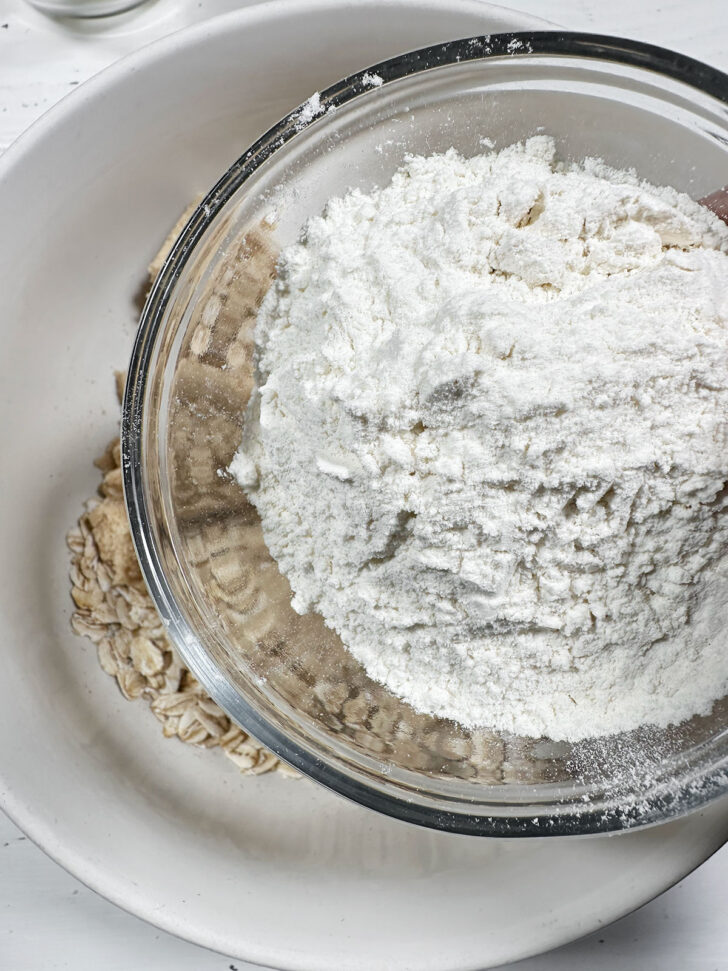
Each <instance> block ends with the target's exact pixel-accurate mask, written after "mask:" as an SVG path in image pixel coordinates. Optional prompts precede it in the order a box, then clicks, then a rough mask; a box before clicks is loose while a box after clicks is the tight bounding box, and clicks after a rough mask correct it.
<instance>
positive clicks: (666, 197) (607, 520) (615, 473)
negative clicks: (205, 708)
mask: <svg viewBox="0 0 728 971" xmlns="http://www.w3.org/2000/svg"><path fill="white" fill-rule="evenodd" d="M727 253H728V228H726V227H725V226H724V225H723V224H722V223H720V222H719V220H718V219H717V218H716V217H714V216H713V215H712V214H711V213H709V212H708V211H707V210H705V209H703V208H702V207H701V206H699V205H698V204H697V203H694V202H692V201H691V200H690V199H689V198H688V197H687V196H685V195H682V194H680V193H678V192H677V191H675V190H673V189H670V188H656V187H654V186H651V185H648V184H646V183H643V182H641V181H640V180H639V179H638V178H637V177H636V176H635V175H634V174H633V173H628V172H623V171H615V170H613V169H610V168H608V167H607V166H606V165H605V164H604V163H602V162H600V161H598V160H594V159H587V160H586V161H584V162H583V163H580V164H565V163H559V162H558V161H557V160H556V158H555V152H554V144H553V141H552V140H551V139H550V138H548V137H545V136H539V137H535V138H531V139H529V140H528V141H527V142H525V143H522V144H517V145H512V146H510V147H509V148H506V149H504V150H502V151H500V152H490V153H489V154H484V155H480V156H477V157H475V158H470V159H464V158H462V157H461V156H460V155H458V154H457V153H456V152H455V151H454V150H451V151H449V152H447V153H445V154H444V155H436V156H431V157H428V158H422V157H414V158H409V159H408V160H407V161H406V163H405V164H404V166H403V167H402V168H401V169H400V171H398V172H397V173H396V175H395V176H394V178H393V180H392V182H391V183H390V184H389V185H387V186H385V187H383V188H380V189H376V190H374V191H372V192H371V193H369V194H366V193H363V192H361V191H357V190H354V191H351V192H349V193H348V194H347V195H346V196H344V197H343V198H337V199H332V200H331V201H330V202H329V203H328V206H327V208H326V211H325V213H324V214H323V215H322V216H320V217H316V218H313V219H311V220H310V221H309V223H308V224H307V227H306V230H305V233H304V236H303V237H302V239H301V240H300V242H298V243H297V244H295V245H292V246H290V247H289V248H288V249H286V250H285V251H284V252H283V254H282V257H281V259H280V262H279V267H278V277H277V280H276V281H275V283H274V284H273V285H272V287H271V289H270V291H269V292H268V294H267V296H266V298H265V300H264V302H263V305H262V307H261V309H260V312H259V316H258V320H257V325H256V333H255V337H256V347H257V362H256V366H257V382H258V388H257V390H256V392H255V393H254V395H253V398H252V399H251V404H250V406H249V408H248V412H247V415H246V419H245V426H244V435H243V442H242V445H241V447H240V450H239V452H238V453H237V455H236V457H235V460H234V462H233V464H232V466H231V470H232V471H233V473H234V474H235V475H236V476H237V478H238V480H239V481H240V483H241V484H242V485H243V487H244V488H245V489H246V491H247V492H248V494H249V496H250V498H251V499H252V501H253V502H254V504H255V506H256V507H257V509H258V511H259V513H260V516H261V520H262V524H263V529H264V534H265V538H266V542H267V544H268V546H269V548H270V550H271V553H272V554H273V556H274V557H275V558H276V560H277V562H278V564H279V566H280V569H281V571H282V572H283V573H284V574H285V575H286V576H287V577H288V579H289V581H290V584H291V587H292V589H293V592H294V600H293V605H294V607H295V608H296V609H297V610H298V611H300V612H305V611H319V612H320V613H321V614H322V615H323V617H324V619H325V620H326V622H327V624H328V625H329V626H330V627H332V628H333V629H335V630H336V631H337V632H338V633H339V634H340V636H341V638H342V640H343V642H344V643H345V644H346V646H347V647H348V648H349V649H350V650H351V652H352V653H353V654H354V655H355V656H356V657H357V658H358V659H359V660H360V661H361V662H362V664H363V665H364V667H365V668H366V670H367V672H368V673H369V674H370V675H371V677H373V678H374V679H376V680H377V681H380V682H382V683H383V684H385V685H386V686H387V687H388V688H389V689H390V690H391V691H393V692H394V693H396V694H397V695H399V696H400V697H402V698H403V699H405V700H406V701H408V702H410V703H411V704H412V705H413V706H414V707H416V708H418V709H420V710H423V711H427V712H431V713H433V714H436V715H441V716H445V717H448V718H452V719H454V720H456V721H457V722H460V723H462V724H463V725H466V726H480V725H485V726H491V727H493V728H495V729H498V730H505V731H512V732H515V733H518V734H523V735H533V736H540V735H547V736H550V737H552V738H555V739H570V740H576V739H579V738H584V737H588V736H593V735H601V734H608V733H612V732H617V731H622V730H627V729H631V728H634V727H636V726H638V725H640V724H644V723H652V724H657V725H660V726H664V725H668V724H671V723H677V722H679V721H681V720H684V719H685V718H687V717H690V716H691V715H693V714H696V713H706V712H707V711H708V710H709V709H710V707H711V704H712V702H713V701H714V700H715V699H716V698H718V697H721V696H722V695H723V694H725V693H726V690H727V689H728V656H727V654H726V650H725V642H724V639H723V633H722V631H723V629H724V627H725V623H726V620H727V619H728V609H727V604H726V601H727V600H728V597H727V596H726V572H727V571H726V568H725V564H724V553H725V550H726V544H727V543H728V518H727V516H726V506H727V505H728V448H727V447H726V446H727V442H726V438H727V433H728V424H727V423H726V416H727V415H728V287H727V286H726V281H727V280H728V255H726V254H727Z"/></svg>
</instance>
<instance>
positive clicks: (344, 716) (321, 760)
mask: <svg viewBox="0 0 728 971" xmlns="http://www.w3.org/2000/svg"><path fill="white" fill-rule="evenodd" d="M727 102H728V78H727V77H726V76H725V75H723V74H721V73H719V72H718V71H715V70H712V69H711V68H709V67H706V66H705V65H703V64H699V63H697V62H696V61H693V60H690V59H689V58H686V57H683V56H681V55H678V54H674V53H671V52H668V51H665V50H661V49H659V48H655V47H649V46H647V45H644V44H639V43H636V42H633V41H624V40H618V39H614V38H608V37H597V36H588V35H579V34H569V33H556V32H553V33H552V32H545V33H528V34H499V35H493V36H490V37H476V38H471V39H468V40H462V41H457V42H454V43H448V44H443V45H440V46H436V47H431V48H428V49H426V50H420V51H416V52H414V53H410V54H406V55H403V56H401V57H397V58H394V59H392V60H389V61H386V62H385V63H382V64H379V65H377V66H376V67H373V68H371V69H370V70H369V71H367V72H362V73H360V74H357V75H355V76H352V77H350V78H347V79H345V80H344V81H341V82H340V83H339V84H337V85H335V86H334V87H332V88H329V89H328V90H327V91H325V92H323V93H322V94H321V95H320V97H319V96H314V97H313V98H312V99H310V100H309V101H308V102H307V103H306V104H304V105H303V107H302V108H299V109H298V110H297V111H294V112H293V113H292V114H290V115H289V116H288V117H287V118H285V119H284V120H283V121H281V122H280V123H279V124H278V125H276V127H275V128H273V129H271V131H269V132H268V133H267V134H266V135H264V136H263V137H262V138H261V139H260V140H259V141H258V142H256V144H255V145H253V146H252V148H250V149H248V151H246V152H245V154H244V155H243V156H241V158H240V159H239V160H238V161H237V162H236V163H235V164H234V165H233V166H232V167H231V168H230V169H229V171H228V172H226V173H225V175H224V176H223V177H222V178H221V179H220V181H219V182H218V183H217V185H216V186H215V187H214V188H213V189H212V191H211V192H210V193H209V194H208V195H207V196H206V198H205V199H204V200H203V202H202V203H201V204H200V205H199V206H198V208H197V209H196V211H195V212H194V214H193V216H192V217H191V219H190V220H189V222H188V224H187V226H186V227H185V229H184V230H183V232H182V233H181V235H180V236H179V238H178V239H177V241H176V243H175V245H174V248H173V249H172V252H171V254H170V256H169V257H168V259H167V261H166V263H165V264H164V267H163V269H162V271H161V273H160V275H159V277H158V279H157V281H156V283H155V285H154V287H153V289H152V292H151V294H150V296H149V298H148V300H147V304H146V307H145V310H144V313H143V316H142V320H141V325H140V328H139V333H138V336H137V339H136V344H135V347H134V351H133V356H132V359H131V366H130V370H129V377H128V383H127V389H126V396H125V402H124V417H123V456H124V459H123V460H124V476H125V491H126V500H127V505H128V510H129V516H130V520H131V526H132V531H133V536H134V541H135V544H136V547H137V552H138V554H139V558H140V561H141V565H142V569H143V571H144V575H145V578H146V581H147V584H148V586H149V589H150V592H151V594H152V596H153V598H154V600H155V602H156V604H157V607H158V608H159V612H160V614H161V615H162V618H163V619H164V622H165V624H166V626H167V630H168V631H169V634H170V636H171V638H172V639H173V641H174V642H175V644H176V645H177V647H178V649H179V652H180V654H181V655H182V657H183V658H184V660H185V662H186V663H187V664H188V665H189V667H190V668H191V669H192V671H193V672H194V673H195V675H196V676H197V677H198V678H199V680H200V681H201V682H202V684H203V685H204V686H205V688H206V689H207V690H208V691H209V693H210V694H211V695H212V697H213V698H214V699H215V700H216V701H217V702H218V703H219V704H220V705H221V706H222V707H223V708H224V709H225V710H226V711H227V712H228V713H229V714H230V716H231V717H232V718H233V719H234V720H235V721H237V722H239V723H240V724H241V725H242V726H243V727H244V728H245V729H246V730H248V731H250V732H251V733H252V734H253V735H254V736H255V737H256V738H258V739H259V740H260V741H261V742H263V743H265V744H266V745H267V746H269V747H270V748H271V749H272V750H273V751H274V752H276V753H277V754H278V755H279V756H281V758H283V759H285V760H286V761H287V762H289V763H290V764H291V765H293V766H295V767H296V768H298V769H300V770H302V771H303V772H304V773H306V774H307V775H308V776H310V777H311V778H313V779H316V780H317V781H319V782H321V783H323V784H324V785H326V786H329V787H330V788H331V789H334V790H336V791H337V792H339V793H342V794H343V795H345V796H348V797H350V798H351V799H353V800H355V801H357V802H359V803H362V804H364V805H366V806H369V807H372V808H374V809H377V810H380V811H382V812H384V813H387V814H389V815H391V816H396V817H399V818H401V819H404V820H408V821H410V822H414V823H419V824H423V825H426V826H432V827H436V828H438V829H443V830H450V831H454V832H459V833H469V834H480V835H497V836H510V835H521V836H528V835H538V836H543V835H549V834H554V835H563V834H572V833H573V834H581V833H594V832H603V831H608V830H615V829H621V828H627V827H630V826H635V825H644V824H648V823H654V822H657V821H660V820H663V819H666V818H668V817H671V816H675V815H678V814H680V813H684V812H686V811H688V810H690V809H692V808H694V807H696V806H699V805H701V804H702V803H704V802H705V801H707V800H708V799H711V798H714V797H716V796H718V795H719V794H721V793H723V792H725V791H727V790H728V700H724V701H723V702H720V703H718V704H716V705H715V707H714V709H713V712H712V714H711V715H710V716H709V717H701V718H694V719H693V720H692V721H690V722H688V723H686V724H683V725H681V726H679V727H676V728H671V729H669V730H657V729H655V728H649V727H646V728H643V729H640V730H638V731H633V732H629V733H626V734H623V735H619V736H612V737H609V738H595V739H590V740H587V741H584V742H581V743H578V744H573V745H572V744H564V743H556V742H553V741H551V740H549V739H547V738H540V739H535V738H522V737H515V736H511V735H503V734H498V733H495V732H492V731H488V730H479V731H467V730H465V729H463V728H462V727H460V726H458V725H456V724H453V723H452V722H448V721H444V720H442V719H438V718H434V717H430V716H428V715H423V714H420V713H418V712H416V711H414V710H413V709H412V708H410V707H409V706H408V705H406V704H405V703H403V702H402V701H400V700H399V699H398V698H396V697H394V696H393V695H392V694H390V693H389V692H388V691H387V690H386V689H384V688H383V687H381V686H380V685H378V684H375V683H374V682H372V681H371V680H370V679H369V678H367V676H366V675H365V673H364V671H363V669H362V668H361V666H360V665H359V664H358V662H356V661H355V660H354V659H353V658H352V657H351V656H350V655H349V653H348V652H347V651H346V650H345V649H344V647H343V645H342V643H341V641H340V640H339V638H338V637H337V636H336V635H335V634H334V633H332V632H331V631H330V630H328V629H327V628H326V627H325V625H324V623H323V621H322V619H321V618H320V617H319V616H315V615H308V616H299V615H298V614H296V613H295V612H294V610H293V609H292V607H291V605H290V599H291V593H290V588H289V586H288V583H287V581H286V580H285V579H284V578H283V577H282V576H281V574H280V573H279V572H278V569H277V567H276V564H275V562H274V561H273V560H272V559H271V556H270V554H269V553H268V551H267V549H266V546H265V543H264V541H263V536H262V531H261V527H260V524H259V521H258V517H257V514H256V512H255V510H254V509H253V507H252V506H251V505H250V504H249V503H248V501H247V499H246V497H245V495H244V493H243V492H242V490H241V489H240V488H239V487H238V485H237V484H236V483H235V482H234V481H232V480H231V479H230V477H229V475H228V474H227V473H226V472H225V470H226V468H227V466H228V465H229V463H230V461H231V459H232V457H233V454H234V453H235V450H236V448H237V446H238V444H239V442H240V437H241V429H242V420H243V413H244V410H245V406H246V402H247V399H248V396H249V393H250V390H251V386H252V381H253V377H252V366H251V359H252V331H253V327H254V324H255V314H256V308H257V307H258V305H259V303H260V300H261V298H262V296H263V294H264V293H265V291H266V289H267V287H268V286H269V284H270V281H271V279H272V278H273V275H274V272H275V260H276V254H277V253H278V252H279V251H280V249H281V248H282V247H284V246H286V245H287V244H289V243H291V242H292V241H293V240H295V239H296V238H297V237H298V236H299V233H300V232H301V228H302V226H303V225H304V223H305V222H306V220H307V218H308V217H310V216H311V215H313V214H316V213H319V212H320V211H321V210H322V209H323V207H324V205H325V203H326V201H327V199H328V198H329V197H331V196H333V195H337V194H341V193H343V192H345V191H346V190H347V189H350V188H352V187H354V186H357V187H360V188H362V189H365V190H366V189H370V188H371V187H372V186H374V185H376V184H382V183H385V182H386V181H388V180H389V178H390V177H391V175H392V174H393V172H394V171H395V170H396V169H397V167H398V166H399V165H400V164H401V162H402V160H403V158H404V156H405V155H406V154H408V153H420V154H428V153H432V152H439V151H444V150H446V149H448V148H450V147H451V146H455V147H456V148H457V149H458V150H459V151H460V152H462V153H463V154H465V155H473V154H477V153H479V152H481V151H483V141H482V140H483V139H484V138H488V139H491V140H492V142H493V143H494V145H495V147H496V148H500V147H503V146H505V145H508V144H510V143H512V142H514V141H516V140H518V139H522V138H525V137H527V136H530V135H533V134H534V133H536V132H542V131H545V132H547V133H549V134H551V135H553V136H554V137H555V139H556V143H557V146H558V151H559V153H560V154H561V156H562V157H564V158H566V159H582V158H584V157H585V156H589V155H592V156H593V155H596V156H601V157H602V158H604V159H605V160H606V161H607V162H609V163H611V164H612V165H614V166H617V167H620V168H628V167H634V168H635V169H636V170H637V171H638V172H639V173H640V175H642V176H643V177H645V178H646V179H648V180H650V181H651V182H653V183H657V184H669V185H673V186H676V187H677V188H679V189H681V190H684V191H686V192H688V193H689V194H690V195H692V196H693V197H695V198H700V197H702V196H704V195H706V194H708V193H709V192H711V191H713V190H715V189H716V188H717V187H719V186H722V185H724V184H725V183H726V182H728V111H727V108H726V103H727Z"/></svg>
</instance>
